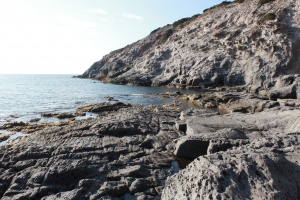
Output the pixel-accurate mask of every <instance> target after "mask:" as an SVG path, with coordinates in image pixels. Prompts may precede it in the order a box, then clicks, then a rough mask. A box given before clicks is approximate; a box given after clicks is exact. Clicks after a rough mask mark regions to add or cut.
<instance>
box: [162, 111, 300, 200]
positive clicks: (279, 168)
mask: <svg viewBox="0 0 300 200" xmlns="http://www.w3.org/2000/svg"><path fill="white" fill-rule="evenodd" d="M193 111H194V110H193ZM203 113H205V111H204V110H200V111H198V112H195V111H194V112H191V111H187V112H185V113H183V114H185V120H186V125H187V132H186V133H187V135H186V136H183V137H181V138H180V139H178V140H177V143H176V145H175V149H176V150H175V152H174V153H175V155H177V156H183V157H185V158H189V159H194V161H193V162H191V163H190V164H189V165H188V166H187V167H186V168H185V169H183V170H181V171H180V172H179V173H178V174H175V175H173V176H172V177H170V178H168V180H167V181H166V185H165V188H164V190H163V193H162V199H172V200H173V199H178V200H179V199H299V198H300V195H299V190H300V187H299V185H300V174H299V170H300V166H299V162H300V159H299V153H300V135H299V132H300V129H299V115H300V111H299V110H285V111H284V109H283V110H272V109H270V110H268V111H263V112H259V113H254V114H249V113H248V114H245V113H231V114H227V115H211V112H210V113H208V114H209V115H204V114H203ZM187 114H188V115H187Z"/></svg>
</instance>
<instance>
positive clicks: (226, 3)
mask: <svg viewBox="0 0 300 200" xmlns="http://www.w3.org/2000/svg"><path fill="white" fill-rule="evenodd" d="M231 3H232V2H231V1H223V2H222V3H219V4H217V5H215V6H213V7H210V8H207V9H205V10H203V13H205V12H207V11H209V10H212V9H215V8H217V7H220V6H224V5H228V4H231Z"/></svg>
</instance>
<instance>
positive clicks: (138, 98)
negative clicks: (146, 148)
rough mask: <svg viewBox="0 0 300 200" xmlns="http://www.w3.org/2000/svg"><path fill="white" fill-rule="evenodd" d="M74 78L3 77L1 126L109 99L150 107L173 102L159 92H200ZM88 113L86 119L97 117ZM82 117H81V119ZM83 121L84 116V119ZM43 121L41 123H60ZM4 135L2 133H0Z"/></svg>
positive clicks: (63, 76) (4, 75)
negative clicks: (161, 96) (162, 96)
mask: <svg viewBox="0 0 300 200" xmlns="http://www.w3.org/2000/svg"><path fill="white" fill-rule="evenodd" d="M73 76H74V75H70V74H68V75H65V74H64V75H61V74H60V75H40V74H38V75H36V74H34V75H30V74H26V75H25V74H13V75H11V74H9V75H8V74H0V126H1V125H3V124H5V123H9V122H15V121H23V122H28V121H30V119H34V118H41V114H43V113H61V112H75V111H76V108H78V107H81V106H84V105H89V104H94V103H101V102H107V101H108V100H107V98H106V97H107V96H110V97H113V98H114V99H116V100H118V101H121V102H123V103H130V104H133V105H145V106H147V105H150V104H164V103H171V101H172V100H171V99H162V98H160V97H159V95H157V94H159V93H166V92H175V91H180V92H181V93H195V92H197V91H193V90H184V89H181V90H179V89H175V88H163V87H140V86H128V85H113V84H104V83H101V82H99V81H97V80H92V79H79V78H72V77H73ZM94 116H95V114H93V113H88V114H87V116H86V117H94ZM79 118H80V117H79ZM82 118H84V117H82ZM57 120H58V119H48V118H42V119H41V121H40V122H43V121H45V122H49V121H51V122H52V121H53V122H55V121H57ZM0 134H1V131H0Z"/></svg>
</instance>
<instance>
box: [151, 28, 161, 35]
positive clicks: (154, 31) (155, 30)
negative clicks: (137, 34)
mask: <svg viewBox="0 0 300 200" xmlns="http://www.w3.org/2000/svg"><path fill="white" fill-rule="evenodd" d="M159 29H160V27H159V28H157V29H154V30H153V31H151V33H150V35H151V34H153V33H156V32H157V31H158V30H159Z"/></svg>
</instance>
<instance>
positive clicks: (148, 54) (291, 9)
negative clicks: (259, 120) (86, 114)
mask: <svg viewBox="0 0 300 200" xmlns="http://www.w3.org/2000/svg"><path fill="white" fill-rule="evenodd" d="M240 2H241V3H236V2H234V3H227V4H220V5H219V6H216V7H215V8H213V9H208V10H207V11H206V12H204V14H201V15H195V16H193V17H191V18H185V19H181V20H179V21H177V22H175V23H173V24H172V25H167V26H165V27H162V28H159V29H157V30H154V31H153V32H152V33H151V34H150V35H149V36H147V37H145V38H144V39H141V40H139V41H137V42H135V43H133V44H131V45H128V46H126V47H124V48H122V49H119V50H116V51H113V52H111V53H110V54H108V55H106V56H104V57H103V58H102V59H101V60H100V61H98V62H96V63H94V64H93V65H92V66H91V67H90V68H89V69H88V70H87V71H86V72H84V74H83V75H82V76H80V77H83V78H98V79H100V80H102V81H106V82H112V83H117V84H133V85H149V86H150V85H152V86H165V85H168V86H174V87H203V86H204V87H205V86H236V85H244V86H249V88H250V89H251V88H252V90H254V91H256V92H258V91H262V93H263V94H265V93H266V92H268V91H269V90H270V89H271V90H273V91H274V92H273V93H275V94H277V93H278V91H279V90H281V89H282V88H284V87H287V86H290V85H292V86H290V88H289V89H290V91H289V94H288V95H287V96H288V97H290V96H291V97H293V98H295V97H296V95H297V94H296V90H297V89H296V88H297V84H298V76H297V75H296V74H298V73H299V71H300V66H299V65H300V58H299V57H298V54H300V48H299V45H300V38H299V37H300V34H299V33H300V29H299V28H300V13H299V11H300V2H299V1H296V0H280V1H279V0H276V1H275V0H274V1H272V0H270V1H258V0H244V1H243V2H242V1H240ZM282 76H283V77H282ZM279 78H281V79H284V82H285V84H284V85H279V83H277V80H278V79H279ZM291 90H292V91H293V92H291ZM279 93H280V91H279ZM283 93H285V92H283ZM290 93H292V94H290ZM280 95H281V96H284V95H282V94H279V96H280ZM273 96H274V94H273ZM277 96H278V95H277Z"/></svg>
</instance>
